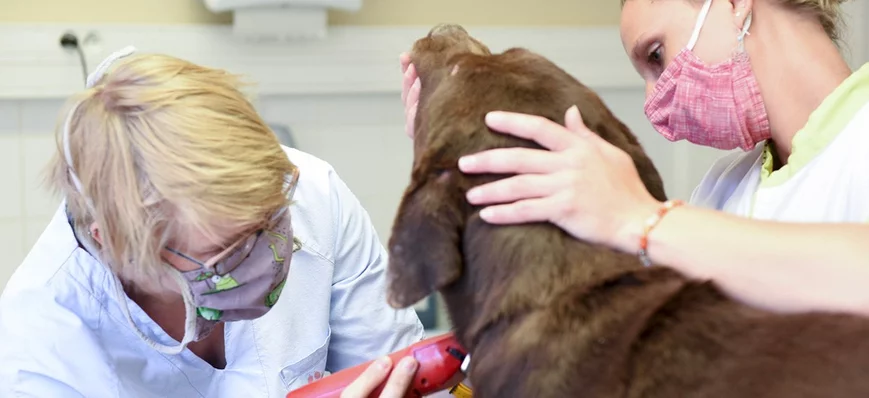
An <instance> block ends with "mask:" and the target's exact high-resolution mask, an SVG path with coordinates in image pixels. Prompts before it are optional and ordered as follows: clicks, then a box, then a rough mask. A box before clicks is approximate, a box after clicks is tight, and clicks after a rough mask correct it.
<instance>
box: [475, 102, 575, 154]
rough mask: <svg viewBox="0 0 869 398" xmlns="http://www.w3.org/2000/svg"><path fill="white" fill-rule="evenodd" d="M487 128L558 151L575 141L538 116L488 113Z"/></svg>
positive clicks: (557, 127)
mask: <svg viewBox="0 0 869 398" xmlns="http://www.w3.org/2000/svg"><path fill="white" fill-rule="evenodd" d="M486 124H487V125H488V126H489V128H491V129H493V130H496V131H500V132H503V133H507V134H511V135H514V136H516V137H519V138H525V139H529V140H533V141H535V142H537V143H538V144H540V145H541V146H543V147H544V148H547V149H550V150H553V151H560V150H562V149H565V148H567V147H569V146H570V145H571V144H572V143H573V141H574V140H575V139H576V135H575V134H573V133H571V132H570V131H569V130H567V129H566V128H564V126H562V125H559V124H558V123H555V122H553V121H551V120H549V119H546V118H544V117H540V116H533V115H525V114H521V113H513V112H500V111H496V112H489V113H488V114H487V115H486Z"/></svg>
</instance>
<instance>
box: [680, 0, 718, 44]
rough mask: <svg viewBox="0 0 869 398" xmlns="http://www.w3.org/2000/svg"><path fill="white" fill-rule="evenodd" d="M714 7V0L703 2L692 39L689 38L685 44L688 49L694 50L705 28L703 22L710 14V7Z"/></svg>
mask: <svg viewBox="0 0 869 398" xmlns="http://www.w3.org/2000/svg"><path fill="white" fill-rule="evenodd" d="M711 7H712V0H706V2H705V3H703V8H701V9H700V15H698V16H697V22H695V23H694V32H692V33H691V39H690V40H688V45H686V46H685V48H687V49H688V50H693V49H694V45H695V44H697V39H698V38H700V31H701V30H703V24H704V23H705V22H706V16H707V15H709V9H710V8H711Z"/></svg>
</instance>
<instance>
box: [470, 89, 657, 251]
mask: <svg viewBox="0 0 869 398" xmlns="http://www.w3.org/2000/svg"><path fill="white" fill-rule="evenodd" d="M486 124H487V125H488V126H489V127H490V128H491V129H493V130H495V131H500V132H503V133H507V134H511V135H514V136H517V137H520V138H525V139H530V140H533V141H535V142H537V143H538V144H540V145H541V146H543V147H544V148H546V149H548V151H547V150H538V149H530V148H501V149H492V150H489V151H484V152H480V153H477V154H473V155H469V156H465V157H463V158H461V159H460V160H459V168H460V169H461V170H462V171H463V172H465V173H516V174H517V175H515V176H513V177H510V178H506V179H502V180H499V181H495V182H491V183H488V184H485V185H481V186H478V187H475V188H473V189H471V190H469V191H468V193H467V197H468V201H469V202H471V203H472V204H476V205H490V206H488V207H486V208H484V209H483V210H482V211H481V212H480V217H482V218H483V219H484V220H485V221H487V222H490V223H493V224H517V223H527V222H541V221H544V222H545V221H548V222H552V223H553V224H555V225H557V226H559V227H561V228H562V229H564V230H565V231H567V232H568V233H570V234H571V235H573V236H575V237H576V238H579V239H583V240H587V241H590V242H595V243H602V244H605V245H607V246H610V247H614V248H617V249H620V250H623V251H629V252H633V251H636V250H637V249H638V246H639V236H640V234H641V233H642V228H643V222H644V221H645V219H646V218H648V217H649V216H651V215H652V214H654V212H655V211H656V210H657V209H658V207H659V206H660V204H659V203H658V201H657V200H655V199H654V198H653V197H652V196H651V195H650V194H649V192H648V191H647V190H646V187H645V186H644V185H643V183H642V180H640V177H639V175H638V174H637V170H636V167H635V166H634V163H633V161H632V159H631V157H630V156H629V155H628V154H627V153H626V152H624V151H622V150H621V149H619V148H616V147H615V146H613V145H612V144H610V143H608V142H606V141H604V140H603V139H602V138H600V137H599V136H598V135H597V134H595V133H594V132H592V131H591V130H589V129H588V128H587V127H586V126H585V125H584V124H583V122H582V118H581V117H580V114H579V110H578V109H577V108H576V107H575V106H574V107H571V108H570V109H568V110H567V113H566V114H565V124H566V128H565V126H561V125H559V124H557V123H555V122H552V121H550V120H548V119H545V118H542V117H538V116H531V115H523V114H517V113H509V112H491V113H489V114H487V115H486Z"/></svg>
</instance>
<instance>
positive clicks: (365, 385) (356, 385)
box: [341, 357, 392, 398]
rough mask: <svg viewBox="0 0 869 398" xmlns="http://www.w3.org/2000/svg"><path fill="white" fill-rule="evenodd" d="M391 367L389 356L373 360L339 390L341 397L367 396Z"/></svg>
mask: <svg viewBox="0 0 869 398" xmlns="http://www.w3.org/2000/svg"><path fill="white" fill-rule="evenodd" d="M391 367H392V360H391V359H390V358H389V357H383V358H380V359H378V360H376V361H374V363H372V364H371V365H370V366H368V368H367V369H365V371H364V372H362V374H361V375H359V377H358V378H357V379H356V380H354V381H353V382H352V383H350V385H348V386H347V388H345V389H344V391H343V392H341V398H365V397H368V395H369V394H371V391H374V389H375V388H377V386H379V385H380V384H381V383H383V380H385V379H386V376H387V375H388V374H389V369H390V368H391Z"/></svg>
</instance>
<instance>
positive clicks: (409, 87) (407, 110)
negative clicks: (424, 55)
mask: <svg viewBox="0 0 869 398" xmlns="http://www.w3.org/2000/svg"><path fill="white" fill-rule="evenodd" d="M398 59H399V61H400V62H401V73H403V74H404V79H403V81H402V83H401V102H402V103H404V132H405V134H407V136H408V137H410V138H413V122H414V120H416V108H417V107H418V106H419V89H420V86H421V84H422V82H420V80H419V76H417V74H416V68H414V67H413V64H411V63H410V54H409V53H402V54H401V55H400V56H399V57H398Z"/></svg>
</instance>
